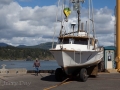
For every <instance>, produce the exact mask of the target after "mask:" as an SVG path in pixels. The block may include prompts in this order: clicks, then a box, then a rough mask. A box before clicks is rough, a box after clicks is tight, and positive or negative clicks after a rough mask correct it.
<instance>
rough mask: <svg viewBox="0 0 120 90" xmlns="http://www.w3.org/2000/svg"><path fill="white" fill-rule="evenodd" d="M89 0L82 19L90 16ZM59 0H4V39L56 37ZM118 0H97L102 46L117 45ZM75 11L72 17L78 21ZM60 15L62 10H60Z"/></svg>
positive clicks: (0, 6)
mask: <svg viewBox="0 0 120 90" xmlns="http://www.w3.org/2000/svg"><path fill="white" fill-rule="evenodd" d="M87 1H88V0H85V3H84V4H82V9H81V13H82V15H81V16H82V17H81V20H83V22H85V21H86V20H87V15H88V14H87V12H88V11H87V9H88V6H87V5H88V3H87ZM57 2H58V0H0V21H1V22H0V43H7V44H9V45H13V46H18V45H27V46H32V45H38V44H40V43H45V42H52V41H53V34H54V30H56V34H55V40H57V35H58V34H59V30H60V22H57V23H56V21H55V20H56V19H55V17H56V10H60V9H58V7H57ZM66 3H67V1H66ZM115 5H116V0H93V6H94V20H95V30H96V38H97V39H98V40H99V45H100V46H110V45H114V30H115V29H114V24H115V16H114V7H115ZM59 7H60V6H59ZM75 18H76V15H75V14H74V13H72V14H71V16H70V17H69V18H68V20H69V24H70V22H73V21H75ZM58 19H60V12H58Z"/></svg>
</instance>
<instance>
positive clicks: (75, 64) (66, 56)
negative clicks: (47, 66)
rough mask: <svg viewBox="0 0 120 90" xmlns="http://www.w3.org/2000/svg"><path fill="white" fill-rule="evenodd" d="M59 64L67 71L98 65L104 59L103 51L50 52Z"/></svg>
mask: <svg viewBox="0 0 120 90" xmlns="http://www.w3.org/2000/svg"><path fill="white" fill-rule="evenodd" d="M50 51H51V53H52V54H53V55H54V57H55V59H56V61H57V63H58V65H59V66H61V67H62V68H63V69H66V70H67V71H69V69H70V70H72V69H73V71H74V69H77V68H81V67H85V68H87V67H89V66H93V65H97V64H98V63H99V62H100V61H101V60H102V58H103V52H102V51H101V52H100V51H72V50H50ZM66 70H65V71H66Z"/></svg>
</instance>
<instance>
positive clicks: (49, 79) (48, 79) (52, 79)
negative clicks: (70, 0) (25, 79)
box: [41, 75, 57, 82]
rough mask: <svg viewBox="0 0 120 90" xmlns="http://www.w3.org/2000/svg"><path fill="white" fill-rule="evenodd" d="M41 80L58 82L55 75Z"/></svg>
mask: <svg viewBox="0 0 120 90" xmlns="http://www.w3.org/2000/svg"><path fill="white" fill-rule="evenodd" d="M41 80H43V81H50V82H57V81H56V80H55V75H49V76H45V77H42V78H41Z"/></svg>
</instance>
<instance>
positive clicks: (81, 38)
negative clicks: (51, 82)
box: [50, 0, 103, 82]
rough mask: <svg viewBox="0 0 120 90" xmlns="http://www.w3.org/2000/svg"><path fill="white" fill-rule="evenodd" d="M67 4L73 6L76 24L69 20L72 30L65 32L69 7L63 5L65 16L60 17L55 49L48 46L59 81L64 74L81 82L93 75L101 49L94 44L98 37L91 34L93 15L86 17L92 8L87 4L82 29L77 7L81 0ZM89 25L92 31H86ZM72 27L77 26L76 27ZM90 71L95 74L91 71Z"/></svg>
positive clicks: (99, 58)
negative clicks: (54, 60)
mask: <svg viewBox="0 0 120 90" xmlns="http://www.w3.org/2000/svg"><path fill="white" fill-rule="evenodd" d="M64 2H65V1H64ZM69 3H71V4H72V5H73V10H74V12H76V13H77V24H76V22H72V23H69V24H71V28H72V31H70V30H68V31H70V32H67V30H66V28H65V23H68V20H69V19H68V18H69V15H70V13H71V12H72V11H71V7H68V6H67V7H65V5H64V6H63V13H64V16H65V18H63V20H61V30H60V33H59V36H58V43H57V44H56V47H55V48H53V47H52V48H51V49H50V52H51V53H52V54H53V55H54V57H55V59H56V61H57V63H58V65H59V66H60V67H61V68H57V69H56V71H55V78H56V80H58V81H59V80H62V78H63V77H64V76H78V77H79V79H80V80H81V81H83V82H85V81H86V80H87V78H88V76H90V75H95V76H97V66H98V63H100V62H101V60H102V58H103V50H102V49H101V48H99V47H98V40H97V38H96V37H95V29H94V18H93V17H92V18H91V16H90V11H92V10H93V9H92V10H90V6H89V9H88V10H89V15H88V17H89V18H88V21H86V30H84V23H81V21H82V20H81V18H80V14H81V13H82V12H81V9H80V8H81V4H82V3H84V0H70V1H69ZM91 3H92V1H91V0H89V5H91ZM92 13H93V12H92ZM92 16H93V14H92ZM91 23H92V24H91ZM90 25H91V26H92V27H93V28H91V29H92V30H90ZM67 26H68V25H67ZM75 27H77V28H76V30H75ZM91 31H93V33H92V34H91V33H90V32H91ZM93 72H95V73H94V74H93Z"/></svg>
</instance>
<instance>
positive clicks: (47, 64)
mask: <svg viewBox="0 0 120 90" xmlns="http://www.w3.org/2000/svg"><path fill="white" fill-rule="evenodd" d="M33 63H34V61H15V60H12V61H0V69H1V68H2V66H1V65H3V64H5V65H6V67H5V68H6V69H14V68H26V69H27V70H34V69H35V68H34V67H33ZM40 65H41V67H40V70H56V69H57V68H59V66H58V64H57V62H56V61H55V60H48V61H44V60H41V61H40Z"/></svg>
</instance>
